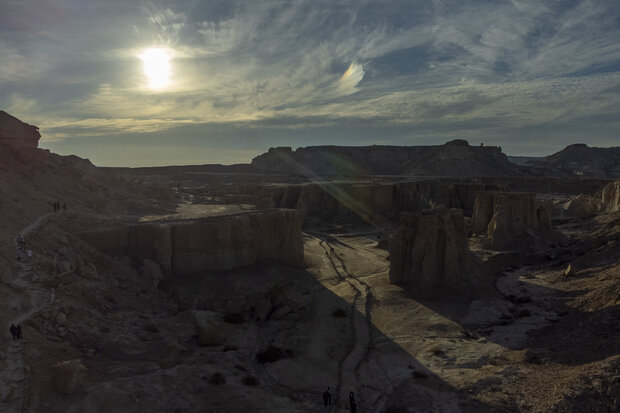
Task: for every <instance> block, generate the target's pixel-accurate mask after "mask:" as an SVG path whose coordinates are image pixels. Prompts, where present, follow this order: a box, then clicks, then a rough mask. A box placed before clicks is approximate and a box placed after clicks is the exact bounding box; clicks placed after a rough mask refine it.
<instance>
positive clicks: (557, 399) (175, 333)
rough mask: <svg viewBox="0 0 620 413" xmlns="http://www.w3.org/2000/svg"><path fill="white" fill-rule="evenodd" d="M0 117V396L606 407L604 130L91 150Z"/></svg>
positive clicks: (95, 401)
mask: <svg viewBox="0 0 620 413" xmlns="http://www.w3.org/2000/svg"><path fill="white" fill-rule="evenodd" d="M0 115H1V116H0V158H1V159H0V193H1V194H2V197H1V198H0V210H1V214H0V220H1V225H2V235H3V237H2V239H1V241H0V269H1V273H0V295H1V300H0V302H1V303H2V311H1V312H0V317H1V318H2V325H3V326H4V327H5V334H4V335H2V336H1V338H0V411H2V412H144V411H149V412H246V411H247V412H282V413H284V412H286V413H294V412H300V413H301V412H347V411H350V402H349V394H350V392H353V393H354V395H355V401H356V404H357V412H379V413H404V412H614V411H618V410H619V409H620V260H619V258H618V257H620V239H619V238H620V181H618V179H619V178H620V162H619V160H618V156H619V155H618V153H619V152H618V148H607V149H603V148H588V147H585V148H584V146H585V145H582V146H581V145H575V146H572V147H568V148H567V149H565V150H564V151H563V152H559V153H557V154H554V155H552V156H549V157H547V158H546V160H537V161H535V162H534V161H530V162H529V163H528V162H523V163H521V164H519V165H518V164H517V163H513V162H510V160H509V158H508V157H507V156H506V155H504V154H503V153H502V151H501V148H497V147H480V148H479V147H474V146H469V144H468V143H467V142H466V141H460V140H459V141H452V142H448V143H446V144H444V145H438V146H432V147H407V149H406V150H403V149H402V148H400V149H399V148H398V147H381V146H378V147H357V148H351V149H347V148H346V147H329V146H328V147H311V148H300V149H298V150H296V151H292V150H291V149H290V148H275V149H270V150H269V151H268V152H266V153H265V154H263V155H261V156H259V157H257V158H255V159H254V160H253V161H252V163H251V164H247V165H235V166H221V165H205V166H193V167H189V166H188V167H182V166H179V167H161V168H134V169H130V168H97V167H95V166H93V165H92V164H91V163H90V162H89V161H88V160H84V159H81V158H78V157H75V156H59V155H56V154H53V153H50V152H49V151H46V150H43V149H40V148H38V147H37V146H38V145H37V143H38V139H39V137H40V135H39V132H38V130H37V128H36V127H34V126H32V125H28V124H26V123H24V122H22V121H20V120H18V119H16V118H14V117H12V116H11V115H9V114H7V113H5V112H0ZM589 149H592V150H593V151H591V152H592V153H590V152H588V156H586V155H580V154H582V153H583V152H584V151H586V152H587V151H588V150H589ZM580 156H581V157H580ZM565 159H566V161H564V160H565ZM55 202H60V205H61V208H60V210H58V211H55V208H54V203H55ZM63 204H64V207H62V206H63ZM18 234H19V235H20V236H21V237H22V238H23V240H24V242H25V245H24V247H23V248H21V249H20V248H17V246H16V242H15V239H16V237H17V236H18ZM28 250H30V251H32V257H28V254H27V251H28ZM11 324H15V325H17V324H19V325H20V326H21V328H22V338H21V339H19V340H13V339H12V337H11V335H10V333H9V327H10V326H11ZM328 386H329V387H330V393H331V404H330V405H329V406H327V407H325V406H324V405H323V392H324V391H325V390H326V389H327V387H328Z"/></svg>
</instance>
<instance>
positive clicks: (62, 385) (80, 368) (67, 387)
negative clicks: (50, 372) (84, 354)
mask: <svg viewBox="0 0 620 413" xmlns="http://www.w3.org/2000/svg"><path fill="white" fill-rule="evenodd" d="M87 370H88V369H87V368H86V366H84V365H83V364H82V361H81V360H80V359H76V360H68V361H62V362H59V363H56V364H55V365H54V387H55V389H56V390H57V391H59V392H60V393H64V394H73V393H75V391H76V390H77V389H78V387H79V386H80V384H82V382H83V381H84V378H85V376H86V371H87Z"/></svg>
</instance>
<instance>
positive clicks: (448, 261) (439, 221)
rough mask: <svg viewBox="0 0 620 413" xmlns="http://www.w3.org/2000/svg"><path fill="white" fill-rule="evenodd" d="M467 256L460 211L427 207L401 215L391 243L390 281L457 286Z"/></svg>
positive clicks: (419, 285)
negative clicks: (423, 209) (427, 209)
mask: <svg viewBox="0 0 620 413" xmlns="http://www.w3.org/2000/svg"><path fill="white" fill-rule="evenodd" d="M469 265H470V255H469V247H468V239H467V232H466V230H465V223H464V219H463V214H462V212H461V211H460V210H429V211H423V212H415V213H404V214H402V215H401V225H400V227H399V228H398V230H397V231H396V233H395V234H394V236H393V237H392V241H391V243H390V282H391V283H393V284H399V285H403V286H407V287H410V288H413V289H427V288H436V287H444V286H457V285H458V284H459V283H461V281H463V276H464V275H465V273H466V272H467V271H468V268H469Z"/></svg>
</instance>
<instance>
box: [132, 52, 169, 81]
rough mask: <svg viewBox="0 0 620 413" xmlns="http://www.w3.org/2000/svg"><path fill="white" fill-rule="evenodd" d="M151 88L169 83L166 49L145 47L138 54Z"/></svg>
mask: <svg viewBox="0 0 620 413" xmlns="http://www.w3.org/2000/svg"><path fill="white" fill-rule="evenodd" d="M138 57H139V58H140V59H142V65H143V67H144V74H145V75H146V77H147V79H148V82H149V87H150V88H151V89H164V88H165V87H166V86H168V85H169V84H170V73H171V70H170V55H169V54H168V52H167V51H166V49H158V48H151V49H145V50H143V51H142V53H140V54H139V55H138Z"/></svg>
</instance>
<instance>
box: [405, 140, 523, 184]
mask: <svg viewBox="0 0 620 413" xmlns="http://www.w3.org/2000/svg"><path fill="white" fill-rule="evenodd" d="M430 148H431V149H430V150H429V151H427V152H426V153H425V154H424V156H422V157H420V158H419V159H415V160H413V161H412V162H410V163H409V164H408V165H406V167H405V170H404V174H405V175H407V176H424V175H426V176H462V177H467V176H517V175H523V174H524V171H522V170H520V169H519V168H518V167H516V166H515V165H514V164H512V163H511V162H509V161H508V157H506V155H504V154H503V153H502V150H501V149H500V148H499V147H497V146H469V144H468V143H467V141H464V140H461V139H457V140H453V141H450V142H447V143H446V144H444V145H441V146H433V147H430Z"/></svg>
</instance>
